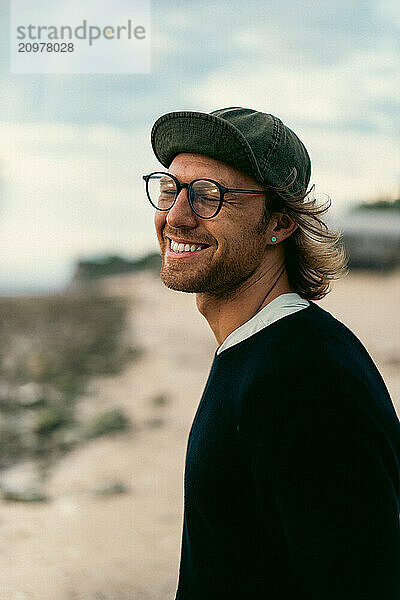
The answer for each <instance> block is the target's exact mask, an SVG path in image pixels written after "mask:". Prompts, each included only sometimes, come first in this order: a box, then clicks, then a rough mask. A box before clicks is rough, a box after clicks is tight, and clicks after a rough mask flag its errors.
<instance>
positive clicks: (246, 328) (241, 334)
mask: <svg viewBox="0 0 400 600" xmlns="http://www.w3.org/2000/svg"><path fill="white" fill-rule="evenodd" d="M309 305H310V303H309V301H308V300H305V299H304V298H302V297H301V296H299V294H296V293H294V292H291V293H289V294H281V295H280V296H278V297H277V298H275V299H274V300H272V302H270V303H269V304H267V306H264V308H262V309H261V310H260V311H259V312H258V313H256V314H255V315H254V317H252V318H251V319H249V320H248V321H246V323H243V325H241V326H240V327H238V328H237V329H235V330H234V331H232V333H230V334H229V335H228V337H227V338H226V339H225V341H224V342H223V343H222V344H221V345H220V346H219V348H218V349H217V354H221V352H223V351H224V350H226V349H227V348H230V347H231V346H234V345H235V344H237V343H239V342H242V341H243V340H245V339H247V338H249V337H250V336H252V335H254V334H255V333H257V332H258V331H261V329H264V327H268V325H271V323H274V322H275V321H278V320H279V319H282V318H283V317H286V316H287V315H291V314H292V313H295V312H297V311H299V310H303V308H307V306H309Z"/></svg>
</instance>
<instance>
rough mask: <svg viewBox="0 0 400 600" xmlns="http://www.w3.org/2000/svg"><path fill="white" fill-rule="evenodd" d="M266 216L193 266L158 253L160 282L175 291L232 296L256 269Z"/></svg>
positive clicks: (263, 246) (263, 243)
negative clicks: (220, 252) (223, 247)
mask: <svg viewBox="0 0 400 600" xmlns="http://www.w3.org/2000/svg"><path fill="white" fill-rule="evenodd" d="M266 224H267V222H266V218H265V215H263V217H262V219H261V220H260V221H259V222H258V223H257V224H256V225H255V226H254V227H253V228H251V229H248V230H246V231H243V232H241V234H240V235H239V236H236V237H235V239H234V240H233V241H232V243H231V245H230V247H227V248H226V250H225V252H223V253H222V254H221V256H219V257H218V258H216V257H215V256H214V257H212V258H211V260H207V259H206V260H204V259H203V260H202V261H200V260H197V259H196V262H197V263H198V264H196V265H195V266H193V265H191V264H190V263H186V264H182V263H183V261H180V260H178V261H176V262H175V261H174V262H171V261H166V260H165V253H164V252H163V254H162V266H161V272H160V277H161V281H162V282H163V283H164V285H165V286H166V287H168V288H170V289H172V290H176V291H179V292H187V293H195V294H201V293H206V294H209V295H210V296H213V297H215V298H218V299H228V298H232V297H233V296H235V294H236V293H237V292H238V289H239V288H240V286H241V285H243V284H244V283H245V282H246V281H247V279H249V277H251V276H252V275H253V274H254V273H255V272H256V271H257V269H258V267H259V266H260V264H261V263H262V261H263V258H264V256H265V251H266V247H267V245H266V238H265V230H266Z"/></svg>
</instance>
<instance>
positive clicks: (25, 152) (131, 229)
mask: <svg viewBox="0 0 400 600" xmlns="http://www.w3.org/2000/svg"><path fill="white" fill-rule="evenodd" d="M6 140H7V141H6ZM0 165H1V167H2V168H1V177H2V197H1V199H0V252H1V255H2V264H1V266H0V286H1V287H9V286H10V285H11V284H12V285H20V284H22V282H24V285H26V284H29V285H35V283H36V284H37V285H38V286H39V287H40V285H41V284H43V282H46V285H47V284H48V283H49V281H53V284H56V285H59V284H60V283H65V277H66V276H67V275H68V274H69V272H70V269H71V264H72V262H73V261H74V260H75V259H76V258H77V257H79V256H85V255H86V256H87V255H92V254H98V253H103V252H108V251H109V252H116V253H122V254H125V255H127V256H134V255H135V254H136V255H138V254H143V253H145V252H146V251H148V250H149V249H154V248H155V247H156V243H155V240H154V234H153V211H152V209H151V207H150V205H149V206H148V202H147V200H146V198H145V193H144V187H143V182H142V179H141V175H142V174H143V173H146V172H147V171H148V170H149V168H150V169H151V168H152V167H153V166H154V167H155V166H156V161H155V159H154V157H153V156H152V154H151V148H150V146H149V141H148V131H147V129H146V130H144V129H142V130H137V131H125V132H122V131H120V130H118V129H116V128H113V127H110V126H87V127H78V126H74V125H69V124H47V125H44V124H42V123H40V124H28V125H21V124H11V123H8V124H4V123H3V124H0Z"/></svg>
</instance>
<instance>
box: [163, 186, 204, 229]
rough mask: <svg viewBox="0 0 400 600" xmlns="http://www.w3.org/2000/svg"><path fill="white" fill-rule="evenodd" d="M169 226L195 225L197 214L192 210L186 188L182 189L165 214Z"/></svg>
mask: <svg viewBox="0 0 400 600" xmlns="http://www.w3.org/2000/svg"><path fill="white" fill-rule="evenodd" d="M167 223H168V225H171V227H196V225H197V215H196V214H195V213H194V212H193V211H192V209H191V207H190V204H189V200H188V197H187V189H185V188H184V189H182V190H181V191H180V192H179V194H178V196H177V198H176V200H175V203H174V205H173V207H172V208H170V209H169V211H168V214H167Z"/></svg>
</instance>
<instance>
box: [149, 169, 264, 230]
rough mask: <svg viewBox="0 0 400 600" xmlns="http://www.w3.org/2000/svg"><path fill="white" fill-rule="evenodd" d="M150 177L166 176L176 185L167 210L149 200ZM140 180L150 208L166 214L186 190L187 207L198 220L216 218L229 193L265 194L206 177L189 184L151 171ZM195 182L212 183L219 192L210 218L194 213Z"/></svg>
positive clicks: (163, 173)
mask: <svg viewBox="0 0 400 600" xmlns="http://www.w3.org/2000/svg"><path fill="white" fill-rule="evenodd" d="M152 175H168V176H169V177H171V178H172V179H173V180H174V181H175V184H176V195H175V199H174V201H173V203H172V204H171V206H170V207H169V208H159V207H158V206H156V205H155V204H154V203H153V202H152V200H151V198H150V193H149V180H150V177H151V176H152ZM142 179H143V180H144V181H145V182H146V194H147V198H148V200H149V201H150V204H151V205H152V206H154V208H155V209H156V210H160V211H163V212H166V211H167V210H171V208H172V207H173V206H174V204H175V202H176V199H177V198H178V196H179V194H180V193H181V191H182V190H183V189H187V199H188V202H189V206H190V208H191V209H192V211H193V212H194V213H195V215H197V216H198V217H200V219H213V218H214V217H216V216H217V214H218V213H219V211H220V210H221V208H222V204H223V202H224V196H225V194H226V193H228V192H230V193H234V194H237V193H240V194H265V193H266V192H265V191H262V190H242V189H238V188H227V187H225V186H224V185H221V184H220V183H218V181H215V180H214V179H208V178H207V177H199V178H198V179H193V180H192V181H189V183H182V182H181V181H179V179H177V178H176V177H175V175H172V174H171V173H165V172H164V171H153V172H152V173H150V174H149V175H143V176H142ZM197 181H209V182H210V183H213V184H214V185H215V186H216V187H217V188H218V190H219V204H218V208H217V210H216V211H215V213H214V214H213V215H211V217H203V216H202V215H199V213H198V212H196V211H195V209H194V207H193V184H194V183H196V182H197Z"/></svg>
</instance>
